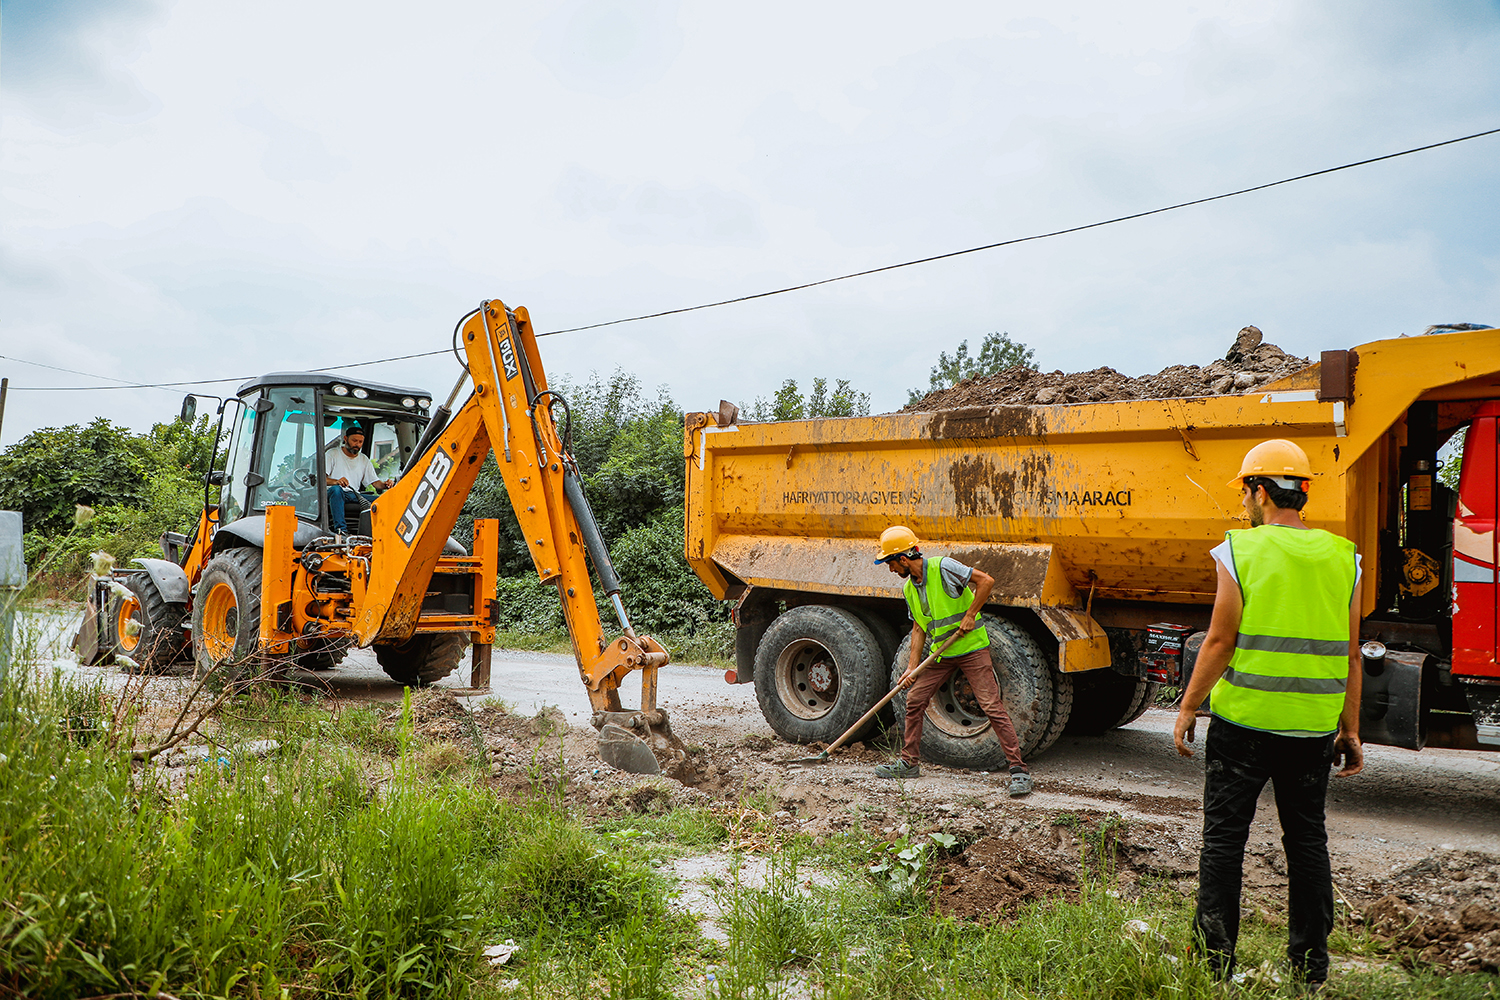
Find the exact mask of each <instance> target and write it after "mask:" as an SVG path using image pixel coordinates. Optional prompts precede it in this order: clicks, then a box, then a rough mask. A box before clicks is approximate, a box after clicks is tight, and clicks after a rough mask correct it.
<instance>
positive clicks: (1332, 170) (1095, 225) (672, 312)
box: [537, 128, 1500, 337]
mask: <svg viewBox="0 0 1500 1000" xmlns="http://www.w3.org/2000/svg"><path fill="white" fill-rule="evenodd" d="M1496 133H1500V128H1492V129H1489V130H1488V131H1485V132H1475V133H1474V134H1473V135H1464V136H1459V137H1458V138H1457V139H1445V140H1444V141H1442V142H1434V143H1430V144H1428V145H1426V146H1414V147H1412V148H1411V149H1403V150H1401V151H1400V152H1399V153H1386V154H1385V155H1384V156H1372V157H1370V158H1369V159H1367V160H1356V161H1355V162H1353V163H1345V164H1342V165H1340V166H1337V167H1326V168H1324V169H1323V170H1314V171H1312V172H1311V173H1306V174H1298V175H1297V176H1295V177H1283V178H1282V179H1281V180H1279V181H1270V182H1268V183H1266V184H1257V185H1255V186H1254V187H1247V188H1240V189H1239V190H1238V191H1226V192H1225V193H1223V194H1216V195H1210V196H1209V197H1207V198H1195V199H1193V200H1192V201H1181V202H1178V203H1177V204H1175V205H1166V206H1164V207H1162V208H1153V209H1151V210H1150V211H1146V212H1135V213H1132V214H1130V215H1121V216H1117V217H1115V218H1113V219H1105V220H1104V221H1103V222H1090V223H1088V224H1087V225H1083V226H1070V227H1069V228H1067V229H1054V230H1053V231H1052V232H1050V233H1037V234H1036V235H1034V236H1019V237H1016V238H1015V239H1010V240H1001V241H1000V242H998V243H986V244H984V245H983V246H977V247H969V248H968V249H967V250H952V251H949V252H948V253H940V254H934V255H933V256H931V257H919V258H917V259H916V260H905V261H902V262H901V263H899V264H886V265H885V266H883V267H872V268H870V269H869V270H865V271H851V272H850V273H849V274H840V275H838V276H836V277H832V278H823V279H821V280H818V281H809V282H806V283H804V284H801V285H787V286H786V287H785V288H773V289H771V290H770V291H768V292H756V293H755V294H753V295H740V296H737V297H736V298H732V299H720V300H719V301H718V302H705V303H703V304H702V305H696V306H684V307H682V308H680V309H667V310H664V311H662V312H654V313H646V314H644V315H641V316H628V317H626V318H625V319H611V320H606V321H605V322H603V323H590V324H588V325H587V326H571V327H568V328H567V329H566V330H550V331H548V332H547V333H539V334H537V336H538V337H550V336H552V335H553V334H558V333H578V332H580V331H582V330H597V329H599V328H600V327H605V326H618V325H619V324H621V323H636V322H639V321H640V320H643V319H660V318H661V317H663V316H677V315H680V314H682V313H689V312H696V311H698V310H699V309H714V308H716V307H718V306H727V305H733V304H734V303H737V302H751V301H754V300H755V299H764V298H769V297H770V296H772V295H785V294H786V293H787V292H800V291H802V290H803V289H805V288H817V287H818V286H819V285H831V284H833V283H834V282H835V281H848V280H849V279H850V278H863V277H865V276H866V275H871V274H880V273H882V272H884V271H895V270H897V269H899V268H903V267H915V266H916V265H918V264H931V263H932V262H933V261H937V260H948V259H949V258H951V257H962V256H964V255H965V254H971V253H981V252H983V251H985V250H997V249H999V248H1000V247H1010V246H1015V245H1016V244H1018V243H1031V242H1033V241H1035V240H1045V239H1050V238H1052V237H1053V236H1066V235H1067V234H1069V233H1081V232H1083V231H1084V230H1086V229H1099V228H1100V227H1102V226H1113V225H1115V224H1116V223H1119V222H1130V221H1131V220H1133V219H1144V218H1146V217H1147V216H1151V215H1161V214H1162V213H1163V212H1175V211H1176V210H1177V209H1179V208H1189V207H1191V206H1193V205H1206V204H1208V203H1209V202H1211V201H1222V200H1224V199H1225V198H1234V197H1237V196H1239V195H1242V194H1250V193H1251V192H1252V191H1264V190H1266V189H1267V188H1273V187H1280V186H1281V185H1282V184H1291V183H1293V182H1294V181H1305V180H1307V179H1308V178H1310V177H1321V176H1323V175H1324V174H1336V173H1338V172H1339V171H1340V170H1352V169H1353V168H1355V167H1363V166H1366V165H1368V164H1371V163H1379V162H1381V161H1382V160H1394V159H1396V158H1397V157H1398V156H1410V155H1411V154H1412V153H1421V152H1424V151H1426V150H1429V149H1437V148H1439V147H1441V146H1451V145H1453V144H1454V143H1458V142H1468V141H1469V140H1470V139H1479V138H1482V137H1484V136H1487V135H1495V134H1496Z"/></svg>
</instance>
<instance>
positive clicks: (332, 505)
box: [323, 424, 396, 535]
mask: <svg viewBox="0 0 1500 1000" xmlns="http://www.w3.org/2000/svg"><path fill="white" fill-rule="evenodd" d="M364 446H365V431H364V428H363V427H361V426H360V425H359V424H350V425H349V426H348V427H346V428H344V436H343V438H342V439H341V440H340V441H339V444H338V447H336V448H330V449H328V450H327V451H326V452H324V454H323V465H324V471H325V472H326V473H327V479H326V481H325V485H326V486H327V487H328V526H329V527H330V528H331V529H332V530H333V533H334V534H336V535H347V534H348V533H349V525H348V521H347V520H346V518H347V517H348V516H349V515H350V514H351V513H352V516H353V517H354V519H355V523H356V524H358V523H359V520H358V519H359V515H361V514H363V513H364V512H365V511H367V510H369V509H370V505H371V504H372V503H374V502H375V496H376V494H375V493H366V492H365V487H367V486H368V487H370V488H371V489H374V490H377V491H379V492H384V491H386V490H388V489H390V488H391V487H392V486H394V485H395V484H396V481H395V480H394V479H377V478H376V472H375V463H373V462H371V461H370V456H368V455H366V454H365V453H364V451H363V449H364Z"/></svg>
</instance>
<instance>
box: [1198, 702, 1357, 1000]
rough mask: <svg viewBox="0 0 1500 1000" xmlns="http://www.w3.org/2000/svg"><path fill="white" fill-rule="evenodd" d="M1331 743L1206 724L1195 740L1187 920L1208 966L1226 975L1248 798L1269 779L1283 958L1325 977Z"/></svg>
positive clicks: (1234, 934)
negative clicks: (1276, 819) (1283, 912)
mask: <svg viewBox="0 0 1500 1000" xmlns="http://www.w3.org/2000/svg"><path fill="white" fill-rule="evenodd" d="M1333 742H1334V737H1333V736H1313V737H1298V736H1277V735H1275V734H1274V733H1263V732H1261V731H1259V730H1256V729H1246V728H1245V727H1244V726H1237V725H1235V724H1234V723H1232V722H1228V721H1226V720H1224V719H1220V718H1215V719H1214V720H1213V722H1212V724H1211V725H1210V726H1209V727H1208V737H1207V739H1206V740H1205V741H1204V760H1205V772H1206V773H1205V777H1204V782H1203V855H1202V858H1201V859H1200V861H1199V864H1198V913H1197V916H1196V918H1195V919H1194V925H1195V927H1196V929H1197V933H1198V936H1199V938H1200V939H1201V940H1202V942H1203V947H1204V949H1205V951H1206V952H1207V953H1208V958H1209V962H1210V963H1211V964H1212V965H1213V967H1214V969H1215V971H1217V972H1218V973H1219V974H1220V975H1224V976H1227V975H1229V974H1230V973H1231V972H1233V971H1234V947H1235V942H1236V941H1237V940H1238V939H1239V934H1240V883H1241V880H1242V878H1243V875H1244V867H1245V841H1246V840H1247V839H1248V837H1249V835H1250V821H1251V820H1253V819H1254V818H1255V800H1256V799H1257V798H1259V797H1260V793H1261V789H1263V788H1265V787H1266V782H1267V781H1268V780H1269V781H1270V782H1271V784H1272V787H1273V789H1274V791H1275V794H1276V812H1277V813H1278V815H1279V816H1280V817H1281V844H1282V847H1284V848H1285V849H1286V867H1287V879H1288V881H1289V882H1290V885H1289V886H1288V889H1287V896H1288V900H1287V909H1288V913H1287V933H1288V942H1287V957H1288V958H1289V959H1290V960H1291V964H1292V968H1293V970H1295V971H1296V972H1298V973H1300V974H1301V975H1302V976H1304V977H1305V978H1306V979H1308V980H1310V981H1315V982H1321V981H1323V980H1325V979H1327V978H1328V932H1329V931H1331V930H1332V929H1333V873H1332V870H1331V868H1330V866H1329V861H1328V831H1327V829H1326V827H1325V826H1324V811H1323V803H1324V799H1325V798H1326V797H1327V794H1328V773H1329V769H1330V765H1331V764H1332V762H1333Z"/></svg>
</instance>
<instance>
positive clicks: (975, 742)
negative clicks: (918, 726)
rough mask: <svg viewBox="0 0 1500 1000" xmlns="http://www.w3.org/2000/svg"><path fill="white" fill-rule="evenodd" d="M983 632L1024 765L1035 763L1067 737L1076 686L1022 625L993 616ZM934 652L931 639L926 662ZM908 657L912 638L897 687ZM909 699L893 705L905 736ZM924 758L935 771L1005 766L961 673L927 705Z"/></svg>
mask: <svg viewBox="0 0 1500 1000" xmlns="http://www.w3.org/2000/svg"><path fill="white" fill-rule="evenodd" d="M981 624H983V625H984V628H985V631H986V632H987V633H989V637H990V659H991V660H992V661H993V662H994V665H995V679H996V681H998V682H999V685H1000V697H1001V698H1002V699H1003V700H1004V702H1005V709H1006V713H1007V714H1008V715H1009V716H1010V721H1011V724H1012V725H1013V726H1014V727H1015V730H1016V741H1017V742H1018V743H1019V744H1020V746H1021V757H1022V759H1024V760H1027V761H1029V760H1030V759H1031V758H1032V757H1033V756H1035V755H1037V754H1039V753H1041V752H1042V751H1044V750H1046V749H1047V748H1048V747H1050V746H1051V745H1052V744H1053V743H1054V742H1055V741H1056V740H1057V738H1058V737H1059V736H1061V735H1062V731H1063V728H1064V727H1065V726H1066V725H1067V723H1068V714H1069V712H1070V711H1071V709H1072V705H1073V680H1072V678H1070V677H1068V676H1067V675H1066V674H1060V673H1058V672H1057V669H1056V667H1055V666H1054V665H1053V663H1052V660H1051V658H1050V657H1048V656H1047V654H1046V652H1045V651H1044V650H1043V649H1042V647H1041V646H1040V645H1038V644H1037V642H1036V640H1035V639H1033V638H1032V637H1031V636H1030V635H1028V634H1027V633H1026V632H1025V630H1024V629H1022V628H1021V627H1020V626H1019V625H1016V624H1015V623H1014V622H1011V621H1007V620H1006V619H1003V618H994V617H991V616H989V615H985V616H983V617H982V618H981ZM931 652H932V642H931V640H930V639H929V640H928V642H927V643H926V645H925V648H924V649H923V651H922V653H923V655H924V656H926V655H927V654H929V653H931ZM910 656H911V636H910V635H908V636H907V637H906V638H905V639H903V640H902V642H901V648H900V649H899V650H897V652H896V660H895V663H894V664H892V666H891V684H892V686H894V685H895V683H896V681H898V680H899V679H900V677H901V675H902V674H903V673H905V672H906V668H907V665H908V664H909V663H910ZM928 669H933V668H931V667H929V668H928ZM906 695H907V692H905V691H902V692H900V693H898V694H897V695H896V697H895V698H894V699H893V701H892V704H893V705H895V708H896V725H897V727H899V728H900V729H902V730H903V731H904V729H905V723H906ZM921 756H922V759H923V760H928V761H932V762H933V763H935V764H946V765H948V766H949V767H963V768H968V769H970V770H975V771H1000V770H1004V769H1005V768H1006V766H1007V763H1008V762H1007V761H1006V759H1005V751H1004V750H1003V749H1001V746H1000V739H999V737H997V736H996V735H995V732H994V729H993V727H992V726H991V725H990V721H989V719H988V718H986V716H985V714H984V712H983V710H981V709H980V707H979V704H978V702H977V701H975V699H974V695H973V692H972V690H971V689H970V687H969V682H968V679H967V678H966V677H964V675H963V673H962V671H958V670H955V671H954V672H953V674H952V676H950V677H949V678H948V679H947V680H946V681H944V682H943V685H942V687H940V688H938V690H937V691H936V693H934V694H933V696H932V701H930V702H929V703H928V705H927V712H926V714H925V715H924V716H923V717H922V741H921Z"/></svg>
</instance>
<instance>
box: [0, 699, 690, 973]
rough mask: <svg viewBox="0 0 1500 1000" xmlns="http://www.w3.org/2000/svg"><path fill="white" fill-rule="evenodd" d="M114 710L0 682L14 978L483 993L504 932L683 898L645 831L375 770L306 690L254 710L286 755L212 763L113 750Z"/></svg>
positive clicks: (459, 784) (6, 889) (2, 945)
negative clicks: (148, 759)
mask: <svg viewBox="0 0 1500 1000" xmlns="http://www.w3.org/2000/svg"><path fill="white" fill-rule="evenodd" d="M15 680H16V679H15V678H13V681H15ZM104 706H105V703H104V702H102V701H101V700H100V699H99V698H98V697H97V692H90V691H87V690H84V691H81V692H80V691H78V690H76V689H73V688H70V687H68V686H67V685H64V684H61V683H57V682H54V683H12V685H11V686H10V687H9V688H8V689H7V690H6V691H5V692H4V693H3V695H0V987H5V986H10V985H12V984H16V985H17V986H19V984H25V986H26V988H27V992H26V995H27V996H35V997H77V996H85V995H100V994H111V993H129V992H132V991H138V992H143V993H148V994H149V993H150V992H151V991H152V990H154V989H158V988H160V989H166V990H168V991H169V992H171V993H173V994H174V995H176V996H179V997H184V998H186V997H200V996H202V997H211V996H251V995H253V996H280V995H282V990H283V988H286V989H288V990H290V991H292V995H297V996H303V995H311V996H368V997H375V996H379V997H394V996H422V997H450V996H451V997H461V996H469V995H471V994H473V993H474V990H475V989H476V988H478V987H476V985H475V984H479V987H484V990H482V991H481V992H484V991H488V990H489V988H488V987H485V984H486V983H488V981H489V980H490V979H492V978H493V976H491V974H490V970H489V969H488V968H487V967H486V966H485V965H484V964H483V963H482V961H481V960H480V958H479V951H480V949H481V948H482V947H483V946H484V945H485V944H488V943H492V942H493V941H495V940H498V939H499V938H500V937H502V936H504V935H507V934H509V935H513V936H514V935H519V934H523V933H524V934H526V935H527V936H534V935H535V934H536V932H537V929H538V928H542V929H545V930H546V931H547V932H548V934H549V935H551V937H553V938H557V939H564V938H566V939H582V940H588V939H590V938H591V937H592V936H597V935H601V934H602V935H605V936H606V937H607V936H608V933H610V932H611V931H612V929H614V928H617V927H619V926H622V924H623V922H624V921H626V920H627V919H629V918H630V917H631V915H632V914H642V915H644V918H649V919H651V920H653V921H654V920H656V919H658V918H659V917H660V916H661V914H662V912H663V911H662V904H661V902H660V900H661V898H662V891H661V887H660V886H659V885H657V884H656V882H655V878H656V876H655V875H654V873H653V872H652V870H651V868H650V866H649V864H648V863H647V862H646V861H645V860H644V858H643V857H642V856H641V855H640V853H639V852H638V851H636V850H635V849H634V848H633V846H632V845H630V844H620V843H616V842H614V841H611V840H608V839H606V838H604V837H602V836H600V835H598V834H595V833H592V832H591V831H588V830H586V829H585V828H583V827H582V826H581V825H580V824H579V823H578V822H577V821H575V820H573V819H572V818H570V817H569V816H567V815H566V814H565V813H560V812H557V811H554V810H552V809H550V808H548V807H547V806H546V805H545V803H538V802H507V801H504V800H501V799H499V798H497V797H495V796H494V795H492V794H490V793H489V792H487V791H486V790H485V789H484V788H483V787H482V786H480V785H477V784H475V783H473V782H472V780H470V774H471V772H466V771H460V772H458V773H459V774H460V775H461V777H452V776H451V774H450V775H446V776H444V775H438V776H434V775H433V774H432V773H430V771H423V770H419V768H418V765H417V760H418V759H419V758H418V757H417V756H416V755H414V754H413V753H411V752H410V750H409V749H408V751H407V752H405V753H403V755H402V756H401V757H400V758H398V760H397V761H396V762H395V764H394V767H391V766H390V764H389V762H384V761H380V760H378V759H377V760H376V761H375V763H376V765H377V769H376V771H375V772H374V773H375V774H376V775H377V777H378V782H376V783H372V779H371V770H370V765H371V760H370V758H368V757H362V756H360V755H359V754H358V753H357V752H356V751H355V750H354V749H353V748H352V747H351V746H350V745H349V744H347V743H344V744H340V743H339V742H337V741H335V740H316V739H314V738H312V737H309V736H308V735H307V730H308V728H309V727H308V726H307V725H305V723H306V722H307V721H308V720H307V719H306V718H304V717H303V716H304V712H303V710H301V709H299V708H297V707H296V706H294V705H292V704H283V703H276V702H274V701H272V702H267V701H262V702H261V704H260V706H259V707H260V708H262V709H265V711H264V712H263V714H262V716H261V718H260V720H259V722H251V721H242V723H241V724H242V726H243V727H244V730H245V732H246V734H247V735H248V734H250V733H255V734H257V735H268V734H275V735H276V736H277V737H278V738H281V739H282V741H283V742H282V748H281V750H280V751H279V752H277V753H276V754H273V755H272V756H270V757H268V758H266V759H263V760H261V759H255V758H253V757H248V756H246V755H243V754H239V753H236V752H235V750H234V744H233V743H229V744H227V745H226V746H227V750H228V763H227V764H220V763H217V762H214V763H209V764H206V765H203V766H200V767H197V768H195V769H192V770H191V771H185V770H182V769H178V770H168V769H164V768H155V767H153V768H140V767H139V766H138V765H135V766H133V765H132V763H131V762H130V760H129V759H128V757H127V756H126V755H125V754H124V753H123V752H120V751H112V750H110V749H108V747H107V741H105V740H101V739H98V738H97V734H98V732H99V730H100V727H101V726H102V723H103V721H104V720H105V719H106V718H107V714H106V712H105V710H104ZM236 707H237V708H239V709H240V710H241V711H242V712H243V713H244V715H245V718H246V719H249V718H251V717H252V712H251V710H252V709H253V708H255V707H256V705H255V702H253V701H251V700H246V701H245V702H244V703H241V704H239V705H237V706H236ZM402 742H403V743H404V744H409V734H404V735H403V737H402ZM122 745H125V744H124V743H122ZM184 774H186V780H185V781H184V780H183V777H182V776H183V775H184ZM0 992H4V991H3V990H0Z"/></svg>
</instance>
